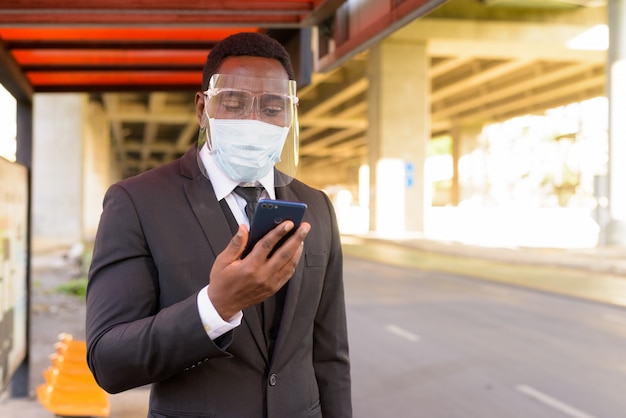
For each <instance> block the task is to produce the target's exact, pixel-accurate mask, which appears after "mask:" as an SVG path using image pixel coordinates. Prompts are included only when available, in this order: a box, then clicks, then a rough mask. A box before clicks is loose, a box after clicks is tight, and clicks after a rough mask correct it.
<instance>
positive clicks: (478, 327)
mask: <svg viewBox="0 0 626 418" xmlns="http://www.w3.org/2000/svg"><path fill="white" fill-rule="evenodd" d="M345 278H346V294H347V305H348V321H349V331H350V342H351V358H352V375H353V399H354V401H353V403H354V416H355V418H381V417H395V418H401V417H423V418H518V417H519V418H529V417H531V418H572V417H574V418H624V417H626V396H625V393H626V310H624V309H622V308H619V307H615V306H611V305H605V304H599V303H595V302H589V301H585V300H582V299H578V298H571V297H566V296H559V295H556V294H552V293H544V292H541V291H535V290H528V289H524V288H520V287H518V286H509V285H506V284H502V283H498V282H494V281H491V280H490V281H484V280H480V279H477V278H470V277H464V276H462V275H458V274H453V273H439V272H433V271H422V270H416V269H414V268H407V267H401V266H393V265H386V264H380V263H375V262H371V261H367V260H364V259H360V258H355V257H352V256H346V258H345Z"/></svg>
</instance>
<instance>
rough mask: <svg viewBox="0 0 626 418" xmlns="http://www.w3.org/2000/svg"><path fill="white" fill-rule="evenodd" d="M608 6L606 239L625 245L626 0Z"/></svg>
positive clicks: (610, 0)
mask: <svg viewBox="0 0 626 418" xmlns="http://www.w3.org/2000/svg"><path fill="white" fill-rule="evenodd" d="M607 10H608V23H609V34H610V35H609V37H610V38H609V53H608V63H607V95H608V99H609V217H610V221H609V223H608V225H607V227H606V234H605V235H606V238H605V240H604V243H606V244H609V245H611V244H617V245H626V187H624V185H625V184H626V119H624V115H625V114H626V0H609V2H608V7H607ZM601 238H602V237H601ZM601 241H602V240H601Z"/></svg>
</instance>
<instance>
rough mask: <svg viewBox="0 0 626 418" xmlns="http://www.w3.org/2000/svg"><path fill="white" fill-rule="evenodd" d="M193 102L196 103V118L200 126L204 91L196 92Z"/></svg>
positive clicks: (202, 116) (202, 117)
mask: <svg viewBox="0 0 626 418" xmlns="http://www.w3.org/2000/svg"><path fill="white" fill-rule="evenodd" d="M194 103H195V104H196V118H197V119H198V124H199V125H200V126H202V124H203V119H204V93H202V92H197V93H196V97H195V98H194Z"/></svg>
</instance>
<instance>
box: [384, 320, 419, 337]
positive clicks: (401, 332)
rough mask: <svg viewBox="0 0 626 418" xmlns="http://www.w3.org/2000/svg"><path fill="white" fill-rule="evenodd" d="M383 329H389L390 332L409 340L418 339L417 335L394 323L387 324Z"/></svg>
mask: <svg viewBox="0 0 626 418" xmlns="http://www.w3.org/2000/svg"><path fill="white" fill-rule="evenodd" d="M385 329H386V330H387V331H389V332H390V333H392V334H395V335H397V336H398V337H402V338H405V339H407V340H409V341H418V340H419V339H420V337H419V336H418V335H416V334H413V333H412V332H411V331H407V330H405V329H404V328H400V327H398V326H396V325H391V324H389V325H387V326H385Z"/></svg>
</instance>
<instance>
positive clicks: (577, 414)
mask: <svg viewBox="0 0 626 418" xmlns="http://www.w3.org/2000/svg"><path fill="white" fill-rule="evenodd" d="M516 389H517V390H518V391H520V392H522V393H523V394H525V395H528V396H530V397H531V398H534V399H535V400H538V401H539V402H541V403H543V404H544V405H547V406H549V407H551V408H554V409H556V410H557V411H560V412H562V413H564V414H566V415H568V416H570V417H574V418H596V417H594V416H593V415H589V414H587V413H586V412H583V411H581V410H580V409H576V408H574V407H573V406H571V405H568V404H566V403H565V402H562V401H559V400H558V399H556V398H553V397H551V396H549V395H546V394H545V393H542V392H540V391H538V390H537V389H533V388H531V387H530V386H526V385H517V387H516Z"/></svg>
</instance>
